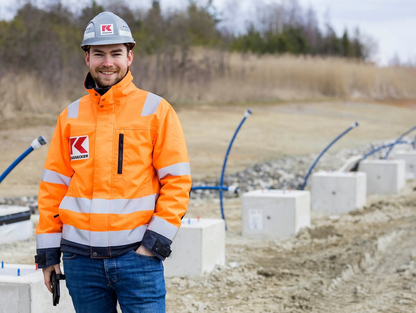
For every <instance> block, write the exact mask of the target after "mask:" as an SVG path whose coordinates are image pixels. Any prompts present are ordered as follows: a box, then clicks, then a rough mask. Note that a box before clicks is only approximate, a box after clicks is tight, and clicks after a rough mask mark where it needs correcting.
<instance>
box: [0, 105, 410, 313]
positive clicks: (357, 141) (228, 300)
mask: <svg viewBox="0 0 416 313" xmlns="http://www.w3.org/2000/svg"><path fill="white" fill-rule="evenodd" d="M251 109H252V110H253V113H254V114H253V116H251V117H250V118H249V119H248V120H247V121H246V122H245V124H244V126H243V128H242V129H241V132H240V133H239V135H238V137H237V139H236V142H235V146H234V147H233V151H232V153H231V155H230V158H229V160H228V164H229V167H228V168H227V172H235V171H238V170H241V169H244V168H245V167H247V166H248V165H252V164H253V163H258V162H262V161H265V160H271V159H275V158H278V157H279V156H283V155H302V154H307V153H317V152H319V151H320V150H322V149H323V148H324V147H325V146H326V145H327V144H328V143H329V141H330V140H332V139H333V138H334V137H336V136H337V135H338V134H339V133H340V132H342V131H343V130H345V129H346V128H347V127H348V126H350V125H351V124H352V123H353V122H354V121H358V122H360V127H358V128H357V129H354V130H353V131H351V133H349V134H348V135H347V136H346V137H344V139H343V140H342V141H341V142H339V144H337V145H336V146H334V149H335V150H336V149H340V148H343V147H347V148H354V147H356V146H359V145H365V144H368V143H369V142H370V141H373V140H378V139H380V140H385V139H390V138H391V139H392V138H396V137H397V136H398V135H400V134H401V133H402V132H404V131H406V130H407V129H409V128H410V127H412V126H414V123H415V117H416V110H415V107H414V106H393V105H388V104H374V103H352V102H351V103H345V102H334V103H306V104H297V103H292V104H275V105H272V104H263V105H253V106H252V107H251ZM177 111H178V114H179V116H180V118H181V121H182V123H183V128H184V132H185V136H186V138H187V142H188V149H189V153H190V158H191V167H192V173H193V177H194V179H200V178H204V177H218V176H219V172H220V170H221V164H222V160H223V158H224V154H225V151H226V148H227V146H228V143H229V140H230V138H231V136H232V135H233V133H234V130H235V128H236V127H237V125H238V123H239V122H240V120H241V119H242V117H243V114H244V111H245V107H243V106H238V105H235V106H218V107H216V106H211V107H198V108H193V107H179V108H178V110H177ZM52 131H53V126H51V125H49V126H48V125H46V126H30V127H25V126H24V125H20V127H18V128H17V129H13V130H12V129H2V130H0V141H1V149H2V154H1V157H0V171H1V169H3V168H6V167H7V166H8V165H9V164H10V163H11V162H12V161H13V160H14V158H16V157H17V156H18V155H19V154H20V153H21V152H22V151H24V150H25V149H26V148H27V147H28V146H29V144H30V142H31V141H32V139H33V138H34V137H37V136H38V135H41V134H42V135H44V136H46V137H47V139H50V136H51V134H52ZM46 152H47V149H45V148H43V149H41V150H39V151H35V152H33V153H32V154H31V155H30V156H28V157H27V159H26V160H24V161H23V162H22V163H21V165H19V166H18V167H17V168H16V169H15V170H14V171H13V172H12V173H11V174H10V176H9V177H7V178H6V179H5V181H4V182H3V183H2V184H1V185H0V197H12V196H23V195H26V196H31V195H35V194H36V191H37V184H38V182H39V179H40V176H41V173H42V167H43V162H44V159H45V156H46ZM224 207H225V214H226V217H227V224H228V228H229V229H228V232H227V236H226V265H225V266H223V267H218V268H216V269H215V270H214V271H213V272H212V273H208V274H205V275H203V276H201V277H194V278H185V277H175V278H168V279H167V290H168V295H167V307H168V310H167V312H171V313H174V312H178V313H179V312H181V313H183V312H200V311H201V312H203V311H209V312H328V313H333V312H340V313H342V312H345V313H347V312H348V313H350V312H366V313H369V312H374V313H375V312H377V313H378V312H416V300H415V299H416V266H415V262H416V239H415V238H416V236H415V235H416V182H414V181H408V183H407V185H406V187H405V188H404V189H403V190H402V191H401V192H400V193H399V194H397V195H392V196H374V195H373V196H368V199H367V205H366V206H365V208H363V209H360V210H357V211H353V212H350V213H349V214H344V215H341V216H326V215H317V214H313V215H312V221H311V224H312V226H311V227H310V228H305V229H302V230H301V231H300V232H299V233H298V235H297V236H296V237H292V238H288V239H285V240H279V241H277V240H269V241H267V240H256V239H248V238H245V237H242V236H241V199H240V198H234V199H227V200H226V201H225V205H224ZM196 216H201V218H220V212H219V203H218V200H200V199H198V200H192V201H191V202H190V206H189V210H188V214H187V217H196ZM33 221H34V224H36V216H33ZM34 254H35V241H34V236H33V237H32V239H31V240H29V241H23V242H17V243H12V244H8V245H3V246H0V259H1V260H5V261H6V262H8V263H32V262H33V255H34Z"/></svg>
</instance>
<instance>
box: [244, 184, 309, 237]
mask: <svg viewBox="0 0 416 313" xmlns="http://www.w3.org/2000/svg"><path fill="white" fill-rule="evenodd" d="M310 202H311V197H310V192H309V191H299V190H292V191H289V190H255V191H250V192H247V193H245V194H243V196H242V235H243V236H244V237H252V238H258V239H282V238H287V237H290V236H292V235H295V234H296V233H297V232H298V231H299V229H300V228H302V227H305V226H310V206H311V203H310Z"/></svg>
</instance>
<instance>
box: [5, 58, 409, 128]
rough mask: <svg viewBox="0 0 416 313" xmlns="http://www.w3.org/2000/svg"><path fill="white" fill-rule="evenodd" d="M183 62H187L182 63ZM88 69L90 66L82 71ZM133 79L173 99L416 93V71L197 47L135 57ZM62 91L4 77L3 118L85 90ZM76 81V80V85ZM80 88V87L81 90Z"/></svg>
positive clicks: (53, 110) (52, 105) (25, 77)
mask: <svg viewBox="0 0 416 313" xmlns="http://www.w3.org/2000/svg"><path fill="white" fill-rule="evenodd" d="M181 60H182V61H183V60H185V62H181ZM86 71H87V68H85V72H86ZM132 72H133V75H134V77H135V83H136V85H137V86H139V87H140V88H142V89H145V90H149V91H152V92H155V93H157V94H160V95H161V96H163V97H165V98H166V99H168V101H170V102H171V103H174V104H198V103H200V104H221V103H228V104H232V103H256V102H260V103H268V102H271V103H276V102H277V103H279V102H291V101H305V100H308V101H324V100H326V99H327V100H333V99H344V100H345V99H362V100H379V101H387V102H388V101H396V102H397V100H403V99H415V98H416V88H414V86H415V85H416V75H415V74H416V69H414V68H405V67H378V66H376V65H374V64H371V63H365V62H360V61H354V60H346V59H342V58H322V57H306V56H293V55H281V56H275V55H266V56H255V55H242V54H235V53H225V52H220V51H210V50H194V51H193V53H192V54H189V55H187V56H186V58H183V56H179V55H176V56H173V57H172V55H169V56H162V57H161V56H159V57H156V56H136V57H135V60H134V64H133V66H132ZM65 79H66V80H67V81H69V82H70V83H69V84H67V83H65V84H62V85H61V87H60V88H59V90H51V89H50V88H49V86H48V85H47V83H43V82H41V81H39V80H38V79H37V77H36V75H34V74H30V73H7V74H5V75H3V76H2V77H1V79H0V120H2V121H5V120H9V119H16V118H21V117H22V116H24V117H30V116H34V115H45V114H53V115H54V116H56V114H57V113H59V112H60V111H61V110H62V109H63V108H64V107H65V106H67V105H68V104H69V103H71V102H72V101H73V100H75V98H74V96H73V95H74V94H77V95H78V94H83V93H85V91H83V89H82V81H79V74H78V75H77V76H76V77H75V76H74V77H72V78H71V77H66V78H65ZM73 86H79V87H76V88H78V89H77V90H74V87H73ZM76 88H75V89H76Z"/></svg>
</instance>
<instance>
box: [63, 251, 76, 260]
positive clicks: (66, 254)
mask: <svg viewBox="0 0 416 313" xmlns="http://www.w3.org/2000/svg"><path fill="white" fill-rule="evenodd" d="M76 257H77V255H76V254H75V253H72V252H63V253H62V260H74V259H76Z"/></svg>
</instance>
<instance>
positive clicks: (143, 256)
mask: <svg viewBox="0 0 416 313" xmlns="http://www.w3.org/2000/svg"><path fill="white" fill-rule="evenodd" d="M131 251H132V252H133V253H134V254H135V255H137V256H139V257H142V258H144V259H147V260H154V261H160V259H159V258H158V257H157V256H154V255H144V254H140V253H138V252H137V251H136V250H131Z"/></svg>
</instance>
